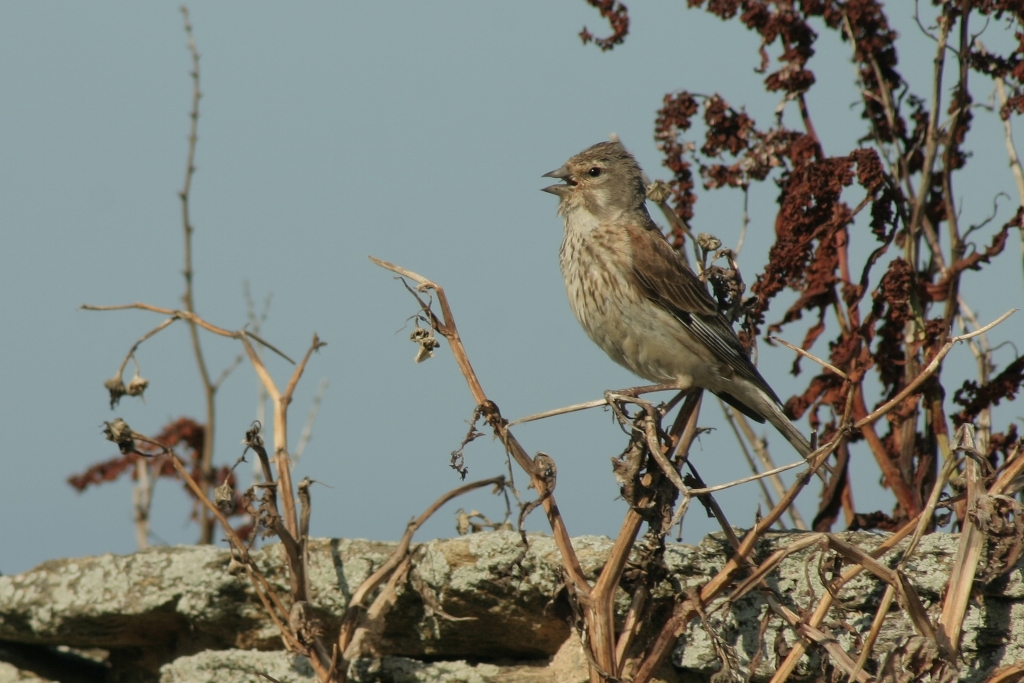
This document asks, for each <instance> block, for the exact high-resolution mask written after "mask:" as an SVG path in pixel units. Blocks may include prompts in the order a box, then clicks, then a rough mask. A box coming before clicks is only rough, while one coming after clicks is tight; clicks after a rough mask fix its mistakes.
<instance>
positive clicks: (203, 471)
mask: <svg viewBox="0 0 1024 683" xmlns="http://www.w3.org/2000/svg"><path fill="white" fill-rule="evenodd" d="M181 15H182V18H183V19H184V22H185V35H186V36H187V37H188V51H189V54H190V55H191V56H192V71H191V74H190V75H191V77H192V111H190V112H189V119H190V124H189V133H188V155H187V158H186V162H185V181H184V184H183V185H182V188H181V191H180V192H179V193H178V198H179V199H180V200H181V225H182V229H183V230H184V233H185V267H184V269H183V270H182V275H183V276H184V278H185V293H184V294H182V297H181V301H182V304H183V305H184V306H185V310H186V311H188V312H189V313H195V310H196V306H195V295H194V292H193V287H192V274H193V273H192V233H193V232H194V228H193V226H192V219H191V216H190V215H189V193H190V192H191V190H192V176H193V175H195V172H196V167H195V157H196V140H197V136H196V131H197V129H198V127H199V100H200V98H201V97H202V92H201V91H200V89H199V50H198V49H196V40H195V35H194V34H193V33H192V23H191V22H190V21H189V16H188V7H186V6H184V5H182V7H181ZM186 321H187V322H188V330H189V337H190V338H191V340H192V352H193V353H194V354H195V357H196V366H197V367H198V368H199V378H200V379H201V380H202V383H203V397H204V399H205V401H206V424H205V425H204V427H205V430H206V434H205V438H204V439H203V452H202V455H201V457H200V460H199V472H200V479H201V481H202V485H203V488H204V489H205V490H206V491H209V490H210V489H211V487H212V486H213V485H214V482H213V443H214V433H215V429H216V401H215V395H216V388H215V386H214V384H213V381H212V380H211V379H210V371H209V369H208V368H207V367H206V359H205V357H204V356H203V347H202V344H201V343H200V341H199V329H198V327H197V326H196V322H195V320H193V319H190V318H186ZM200 527H201V532H200V543H212V542H213V518H212V517H210V516H209V515H208V514H207V513H206V512H205V511H204V512H203V516H202V518H201V520H200Z"/></svg>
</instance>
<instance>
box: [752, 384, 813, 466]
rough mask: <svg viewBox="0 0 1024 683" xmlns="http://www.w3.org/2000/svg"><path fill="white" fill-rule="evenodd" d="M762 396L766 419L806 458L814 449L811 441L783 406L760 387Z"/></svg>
mask: <svg viewBox="0 0 1024 683" xmlns="http://www.w3.org/2000/svg"><path fill="white" fill-rule="evenodd" d="M757 391H758V392H759V393H760V394H761V396H760V398H761V407H763V409H764V410H763V412H762V414H763V415H764V417H765V419H767V420H768V421H769V422H771V423H772V426H773V427H775V428H776V429H777V430H779V433H780V434H782V436H784V437H786V441H788V442H790V443H791V444H793V448H795V449H796V450H797V451H798V452H799V453H800V455H801V456H802V457H804V458H806V457H807V456H808V455H810V454H811V452H812V451H813V450H814V449H812V448H811V443H810V442H809V441H808V440H807V438H806V437H805V436H804V435H803V433H802V432H801V431H800V430H799V429H798V428H797V426H796V425H795V424H793V423H792V422H791V421H790V419H789V418H788V417H786V413H784V412H783V411H782V406H780V405H779V404H778V403H776V402H775V400H774V399H773V398H772V397H771V396H768V395H767V394H765V393H764V392H763V391H761V390H760V389H758V390H757Z"/></svg>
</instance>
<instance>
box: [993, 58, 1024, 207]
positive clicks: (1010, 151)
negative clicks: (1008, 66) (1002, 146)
mask: <svg viewBox="0 0 1024 683" xmlns="http://www.w3.org/2000/svg"><path fill="white" fill-rule="evenodd" d="M995 81H996V93H997V94H998V95H999V104H1000V105H1003V106H1005V105H1006V81H1004V80H1003V78H1002V76H997V77H996V79H995ZM1003 137H1004V139H1005V140H1006V154H1007V156H1008V157H1009V158H1010V170H1012V171H1013V179H1014V180H1015V181H1016V182H1017V196H1018V197H1019V198H1020V205H1021V206H1024V170H1022V169H1021V165H1020V158H1019V157H1018V156H1017V146H1016V145H1014V144H1013V126H1012V125H1011V123H1010V117H1007V118H1005V119H1003Z"/></svg>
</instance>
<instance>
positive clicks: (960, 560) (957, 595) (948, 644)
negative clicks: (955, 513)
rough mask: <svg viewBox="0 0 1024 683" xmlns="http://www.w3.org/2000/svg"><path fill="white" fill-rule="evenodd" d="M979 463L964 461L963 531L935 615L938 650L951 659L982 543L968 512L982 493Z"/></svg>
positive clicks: (978, 530)
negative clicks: (965, 496) (936, 619)
mask: <svg viewBox="0 0 1024 683" xmlns="http://www.w3.org/2000/svg"><path fill="white" fill-rule="evenodd" d="M980 469H981V468H980V465H979V464H978V463H977V461H975V460H974V458H966V459H965V461H964V474H965V475H966V479H967V508H966V509H967V510H968V514H967V516H966V518H965V519H964V526H963V530H962V531H961V532H960V544H959V546H958V547H957V553H956V560H955V561H954V562H953V567H952V569H951V570H950V577H949V586H948V587H947V589H946V598H945V600H944V601H943V603H942V614H941V615H940V616H939V639H938V645H939V649H940V651H941V652H943V654H945V655H946V658H947V659H948V660H949V661H951V662H955V661H956V660H957V657H958V653H959V650H960V633H961V630H962V629H963V621H964V615H965V614H966V613H967V603H968V601H969V600H970V597H971V586H972V585H973V584H974V575H975V573H976V572H977V569H978V560H979V559H981V551H982V546H983V545H984V542H985V535H984V533H983V532H982V531H981V530H980V529H979V528H978V525H977V523H976V521H975V518H974V517H973V516H972V515H971V514H970V511H971V510H973V509H974V508H975V506H976V505H977V503H978V498H979V497H980V496H981V495H982V494H983V493H984V489H983V486H982V473H981V471H980Z"/></svg>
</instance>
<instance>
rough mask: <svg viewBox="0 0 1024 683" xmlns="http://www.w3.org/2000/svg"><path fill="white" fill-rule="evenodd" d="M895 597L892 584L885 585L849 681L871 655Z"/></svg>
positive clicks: (856, 674)
mask: <svg viewBox="0 0 1024 683" xmlns="http://www.w3.org/2000/svg"><path fill="white" fill-rule="evenodd" d="M894 597H896V589H894V588H893V587H892V586H886V587H885V593H883V594H882V601H881V602H880V603H879V605H878V609H877V610H876V611H875V618H874V619H873V620H872V621H871V630H870V631H868V637H867V638H866V639H865V640H864V645H863V647H862V648H861V652H860V657H858V658H857V665H856V667H854V669H853V671H851V672H850V677H849V679H848V680H849V681H850V683H853V681H854V680H856V677H857V676H858V675H860V673H861V672H862V671H863V670H864V665H865V664H867V662H868V658H869V657H870V656H871V651H872V650H873V649H874V647H875V641H877V640H878V634H879V633H881V631H882V624H883V623H884V622H885V617H886V615H887V614H888V613H889V607H890V606H891V605H892V600H893V598H894Z"/></svg>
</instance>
